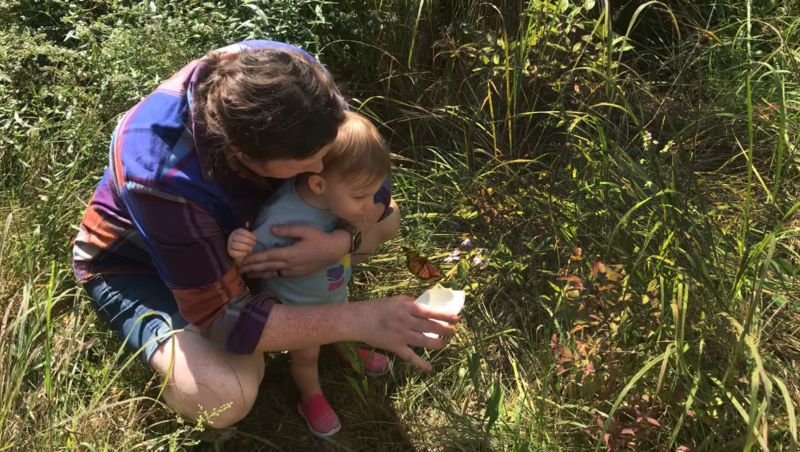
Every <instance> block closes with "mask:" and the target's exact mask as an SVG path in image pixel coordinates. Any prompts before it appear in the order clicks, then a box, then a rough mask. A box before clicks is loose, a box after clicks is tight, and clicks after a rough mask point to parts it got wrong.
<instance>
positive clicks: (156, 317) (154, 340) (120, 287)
mask: <svg viewBox="0 0 800 452" xmlns="http://www.w3.org/2000/svg"><path fill="white" fill-rule="evenodd" d="M84 287H85V288H86V291H87V292H88V293H89V297H90V298H91V299H92V300H93V301H94V308H95V309H96V310H97V312H98V314H99V315H100V317H101V318H102V319H103V320H105V321H106V323H107V324H108V326H109V327H110V328H111V330H112V331H114V332H115V333H117V334H118V335H120V336H121V338H122V339H123V340H124V341H125V345H126V347H127V348H128V349H129V350H130V351H132V352H134V353H139V357H141V358H142V359H144V360H145V362H146V363H148V364H149V363H150V358H151V357H152V356H153V353H155V351H156V349H157V348H158V346H159V345H160V344H162V343H163V342H164V341H166V340H167V339H169V338H170V337H171V336H172V334H173V332H174V331H176V330H181V329H184V328H187V327H190V328H194V327H191V326H190V325H189V322H188V321H186V319H185V318H184V317H183V316H182V315H181V313H180V312H179V311H178V304H177V303H176V302H175V296H174V295H172V291H170V290H169V288H168V287H167V286H166V285H165V284H164V282H163V281H161V278H159V277H158V276H157V275H97V276H95V277H93V278H92V279H91V280H89V282H87V283H86V284H84Z"/></svg>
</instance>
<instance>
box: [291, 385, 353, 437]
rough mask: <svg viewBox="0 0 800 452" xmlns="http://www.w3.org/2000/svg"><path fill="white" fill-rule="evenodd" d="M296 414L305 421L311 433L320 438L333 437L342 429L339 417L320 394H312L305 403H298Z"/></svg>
mask: <svg viewBox="0 0 800 452" xmlns="http://www.w3.org/2000/svg"><path fill="white" fill-rule="evenodd" d="M297 412H298V413H300V416H302V417H303V419H305V420H306V424H307V425H308V429H309V430H311V433H313V434H314V435H316V436H319V437H320V438H328V437H330V436H333V435H334V434H336V432H338V431H339V429H340V428H342V424H340V423H339V416H337V415H336V412H335V411H333V408H331V406H330V404H328V401H327V400H325V397H324V396H323V395H322V394H314V395H313V396H311V397H309V398H308V400H306V401H305V402H303V401H300V403H298V404H297Z"/></svg>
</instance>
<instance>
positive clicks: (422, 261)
mask: <svg viewBox="0 0 800 452" xmlns="http://www.w3.org/2000/svg"><path fill="white" fill-rule="evenodd" d="M406 264H407V266H408V271H410V272H411V273H412V274H414V276H416V277H418V278H420V279H423V280H426V281H427V280H429V279H434V278H441V277H442V272H441V271H440V270H439V268H438V267H437V266H436V265H434V264H433V263H431V261H430V260H428V258H426V257H422V256H420V255H419V253H417V252H416V251H413V250H408V249H407V250H406Z"/></svg>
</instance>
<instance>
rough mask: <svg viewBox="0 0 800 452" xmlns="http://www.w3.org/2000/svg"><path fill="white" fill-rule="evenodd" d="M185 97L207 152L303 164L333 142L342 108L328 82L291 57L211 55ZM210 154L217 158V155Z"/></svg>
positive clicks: (280, 53)
mask: <svg viewBox="0 0 800 452" xmlns="http://www.w3.org/2000/svg"><path fill="white" fill-rule="evenodd" d="M205 62H206V71H205V78H204V79H203V80H202V81H201V82H200V83H199V84H198V87H197V90H196V93H194V94H193V97H194V105H193V110H194V111H193V119H194V121H195V122H196V123H197V124H199V125H200V126H201V128H202V130H204V132H205V134H206V138H207V140H208V141H209V143H210V144H211V146H212V148H213V149H214V151H213V152H214V153H217V154H223V153H224V152H226V151H227V150H229V149H231V148H233V147H235V148H236V149H237V150H239V151H241V152H242V153H244V154H246V155H247V156H248V157H251V158H253V159H256V160H260V161H267V160H272V159H304V158H307V157H310V156H312V155H313V154H314V153H316V152H317V150H319V149H320V148H321V147H322V146H324V145H325V144H327V143H329V142H330V141H331V140H333V139H334V138H335V137H336V133H337V129H338V127H339V124H341V122H342V121H343V120H344V108H345V103H344V100H343V99H342V97H341V95H340V94H339V92H338V90H337V89H336V85H335V84H334V82H333V78H332V77H331V76H330V74H328V73H327V72H326V71H325V70H324V69H323V68H322V66H321V65H319V64H317V63H315V62H313V61H311V60H310V59H309V58H307V57H306V56H304V55H302V54H300V53H299V52H295V51H291V50H283V49H256V50H251V49H244V50H242V51H241V52H237V53H219V52H211V53H209V54H208V55H207V56H206V58H205ZM217 157H222V156H221V155H217Z"/></svg>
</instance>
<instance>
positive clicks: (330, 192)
mask: <svg viewBox="0 0 800 452" xmlns="http://www.w3.org/2000/svg"><path fill="white" fill-rule="evenodd" d="M382 183H383V181H382V180H378V181H375V182H371V183H365V182H363V181H358V180H356V181H348V180H345V179H340V178H339V177H336V176H333V177H328V178H326V189H325V193H324V195H323V196H325V201H326V202H327V204H328V206H330V209H331V212H332V213H333V214H334V215H336V216H337V217H339V218H341V219H343V220H345V221H348V222H353V223H354V222H357V221H360V220H363V219H364V218H365V217H366V215H367V213H369V212H370V210H371V209H372V208H374V205H375V202H374V200H373V196H374V195H375V193H377V192H378V189H380V188H381V184H382Z"/></svg>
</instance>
